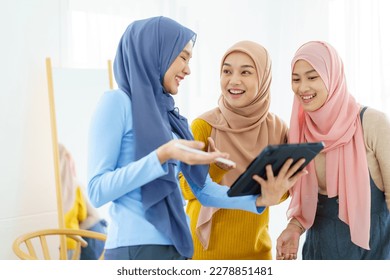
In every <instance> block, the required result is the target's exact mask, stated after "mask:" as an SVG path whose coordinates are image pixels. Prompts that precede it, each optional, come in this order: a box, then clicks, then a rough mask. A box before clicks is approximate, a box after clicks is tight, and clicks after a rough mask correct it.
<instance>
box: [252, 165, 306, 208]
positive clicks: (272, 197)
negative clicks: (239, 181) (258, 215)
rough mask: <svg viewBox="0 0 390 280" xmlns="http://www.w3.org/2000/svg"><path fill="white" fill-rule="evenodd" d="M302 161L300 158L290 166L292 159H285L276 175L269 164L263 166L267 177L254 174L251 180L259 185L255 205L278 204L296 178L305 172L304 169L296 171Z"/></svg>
mask: <svg viewBox="0 0 390 280" xmlns="http://www.w3.org/2000/svg"><path fill="white" fill-rule="evenodd" d="M304 162H305V159H300V160H298V161H297V162H296V163H295V164H294V165H293V166H291V164H292V163H293V160H292V159H288V160H286V162H285V163H284V164H283V166H282V168H281V169H280V171H279V174H278V176H276V177H275V176H274V172H273V171H272V166H271V165H270V164H269V165H267V166H266V168H265V169H266V175H267V179H263V178H262V177H260V176H258V175H254V176H253V180H255V181H256V182H258V183H259V185H260V187H261V195H260V196H259V197H258V198H257V199H256V205H257V206H271V205H276V204H278V203H279V202H280V199H281V198H282V196H283V195H284V194H285V193H286V192H287V191H288V190H289V189H290V188H291V187H292V186H293V185H294V184H295V183H296V182H297V180H298V179H299V178H301V177H302V176H304V175H306V174H307V171H306V170H301V171H299V172H297V170H298V169H299V168H300V167H301V165H302V164H303V163H304ZM295 172H297V174H295ZM294 174H295V175H294Z"/></svg>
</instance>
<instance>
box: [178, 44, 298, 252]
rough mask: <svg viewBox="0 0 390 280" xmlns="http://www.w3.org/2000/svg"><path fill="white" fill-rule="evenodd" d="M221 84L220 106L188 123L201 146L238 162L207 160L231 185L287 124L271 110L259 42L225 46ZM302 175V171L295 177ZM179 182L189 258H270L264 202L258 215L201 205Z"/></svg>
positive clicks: (281, 137) (266, 61) (265, 58)
mask: <svg viewBox="0 0 390 280" xmlns="http://www.w3.org/2000/svg"><path fill="white" fill-rule="evenodd" d="M220 84H221V90H222V93H221V96H220V98H219V101H218V107H217V108H215V109H213V110H211V111H208V112H206V113H204V114H202V115H201V116H199V117H198V118H197V119H195V120H194V121H193V123H192V125H191V128H192V131H193V134H194V138H195V139H196V140H200V141H203V142H205V144H206V145H205V148H204V149H205V150H208V151H213V150H215V149H216V147H218V149H220V150H222V151H225V152H227V153H229V154H230V159H232V160H233V161H235V162H236V163H237V167H236V168H234V169H231V168H229V167H228V166H226V165H223V164H220V163H213V164H211V165H210V170H209V172H210V176H211V178H212V179H213V180H214V181H215V182H218V183H220V184H221V185H226V186H231V185H232V183H233V182H234V181H235V180H236V179H237V178H238V176H239V175H240V174H241V173H242V172H244V171H245V169H246V167H247V166H248V165H249V163H250V162H251V161H252V160H253V159H254V158H255V157H256V156H257V155H258V154H259V153H260V152H261V151H262V150H263V148H264V147H266V146H267V145H274V144H282V143H286V141H287V126H286V124H285V123H284V122H283V121H282V120H281V119H280V118H279V117H277V116H276V115H275V114H273V113H271V112H269V107H270V84H271V61H270V57H269V55H268V52H267V51H266V49H265V48H264V47H262V46H261V45H259V44H257V43H255V42H252V41H241V42H238V43H236V44H234V45H233V46H232V47H231V48H229V49H228V50H227V52H226V53H225V55H224V56H223V57H222V62H221V73H220ZM303 174H305V171H302V172H301V173H300V174H299V175H298V176H302V175H303ZM292 178H293V177H291V178H283V180H287V181H289V180H291V179H292ZM279 179H281V178H279ZM180 183H181V188H182V192H183V195H184V197H185V199H187V200H188V205H187V214H188V215H189V216H190V219H191V231H192V236H193V241H194V247H195V252H194V256H193V259H272V254H271V239H270V236H269V234H268V221H269V212H268V207H264V211H263V213H262V214H260V215H257V214H253V213H250V212H246V211H241V210H227V209H218V208H212V207H204V206H201V204H200V203H199V201H198V200H196V198H195V196H194V195H193V193H192V192H191V189H190V188H189V187H188V184H187V183H186V181H185V180H184V178H180ZM287 196H288V194H287V193H286V194H285V195H284V196H283V197H282V199H281V201H283V200H285V199H286V198H287Z"/></svg>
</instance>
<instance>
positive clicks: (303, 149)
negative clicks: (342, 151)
mask: <svg viewBox="0 0 390 280" xmlns="http://www.w3.org/2000/svg"><path fill="white" fill-rule="evenodd" d="M323 148H324V144H323V143H322V142H313V143H299V144H281V145H269V146H267V147H265V148H264V149H263V151H262V152H261V153H260V154H259V155H258V156H257V157H256V158H255V159H254V160H253V161H252V162H251V163H250V164H249V166H248V167H247V169H246V170H245V172H244V173H242V174H241V175H240V177H238V178H237V180H236V181H235V182H234V183H233V184H232V186H231V187H230V189H229V190H228V196H241V195H251V194H261V189H260V185H259V184H258V183H257V182H256V181H255V180H253V179H252V177H253V175H255V174H257V175H259V176H260V177H263V178H264V179H266V171H265V167H266V166H267V165H268V164H271V165H272V170H273V172H274V175H275V176H276V175H277V174H278V173H279V170H280V169H281V168H282V166H283V164H284V163H285V161H286V160H287V159H289V158H292V159H293V160H294V162H293V164H292V165H294V163H296V162H297V161H298V160H299V159H301V158H305V159H306V161H305V162H304V164H303V165H302V166H301V167H300V169H299V170H298V171H300V170H302V169H303V168H304V167H305V166H306V165H307V164H308V163H309V162H310V161H311V160H312V159H313V158H314V157H315V156H316V155H317V154H318V153H319V152H320V151H321V150H322V149H323ZM298 171H297V172H298Z"/></svg>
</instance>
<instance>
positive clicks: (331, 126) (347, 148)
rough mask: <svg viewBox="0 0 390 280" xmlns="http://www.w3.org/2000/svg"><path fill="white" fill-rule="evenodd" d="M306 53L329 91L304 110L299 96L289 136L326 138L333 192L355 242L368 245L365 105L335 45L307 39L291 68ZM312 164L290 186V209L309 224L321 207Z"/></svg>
mask: <svg viewBox="0 0 390 280" xmlns="http://www.w3.org/2000/svg"><path fill="white" fill-rule="evenodd" d="M301 59H303V60H305V61H307V62H308V63H310V64H311V65H312V66H313V68H314V69H315V70H316V71H317V72H318V74H319V75H320V76H321V78H322V80H323V81H324V83H325V86H326V87H327V89H328V92H329V95H328V98H327V100H326V102H325V103H324V105H323V106H322V107H321V108H320V109H318V110H316V111H314V112H305V111H303V109H302V107H301V105H300V102H299V100H298V98H297V97H296V96H295V98H294V104H293V108H292V114H291V120H290V131H289V142H290V143H296V142H316V141H323V142H324V143H325V149H324V151H323V152H325V153H326V186H327V193H328V197H336V196H338V199H339V218H340V219H341V220H342V221H343V222H345V223H346V224H348V225H349V227H350V230H351V240H352V242H353V243H355V244H356V245H358V246H360V247H362V248H364V249H367V250H368V249H369V239H370V201H371V194H370V179H369V173H368V166H367V159H366V150H365V144H364V140H363V129H362V125H361V121H360V117H359V113H360V105H359V104H358V103H357V102H356V101H355V99H354V97H353V96H352V95H351V94H350V93H349V91H348V88H347V83H346V79H345V75H344V67H343V62H342V61H341V59H340V57H339V56H338V54H337V52H336V50H335V49H334V48H333V47H332V46H330V45H329V44H327V43H325V42H308V43H306V44H304V45H303V46H301V47H300V48H299V49H298V51H297V52H296V54H295V56H294V58H293V60H292V63H291V68H292V69H293V68H294V65H295V63H296V62H297V61H298V60H301ZM307 170H308V171H309V174H308V175H306V176H304V177H302V178H301V179H300V180H299V181H298V182H297V183H296V184H295V186H294V187H293V189H292V190H291V195H292V200H291V204H290V206H289V209H288V212H287V215H288V217H289V218H292V217H295V218H296V219H298V221H299V222H300V223H301V224H302V225H303V226H304V227H305V228H310V227H311V226H312V225H313V222H314V216H315V212H316V208H317V196H318V183H317V177H316V171H315V167H314V163H313V162H311V163H310V164H309V165H308V167H307Z"/></svg>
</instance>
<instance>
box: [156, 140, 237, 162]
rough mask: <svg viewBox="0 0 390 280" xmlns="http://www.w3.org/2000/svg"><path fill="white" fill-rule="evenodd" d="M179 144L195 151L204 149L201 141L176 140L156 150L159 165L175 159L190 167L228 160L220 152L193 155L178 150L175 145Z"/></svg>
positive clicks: (226, 156)
mask: <svg viewBox="0 0 390 280" xmlns="http://www.w3.org/2000/svg"><path fill="white" fill-rule="evenodd" d="M177 143H180V144H181V145H184V146H187V147H189V148H193V149H197V150H199V151H201V149H202V148H203V147H204V143H203V142H201V141H191V140H183V139H176V140H171V141H169V142H168V143H165V144H164V145H161V146H160V147H159V148H158V149H157V157H158V158H159V160H160V163H161V164H163V163H164V162H166V161H168V160H169V159H175V160H178V161H181V162H184V163H187V164H190V165H195V164H210V163H212V162H215V160H216V159H217V158H228V157H229V154H227V153H222V152H220V151H214V152H210V153H193V152H189V151H185V150H183V149H180V148H179V147H178V146H177V145H176V144H177Z"/></svg>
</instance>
